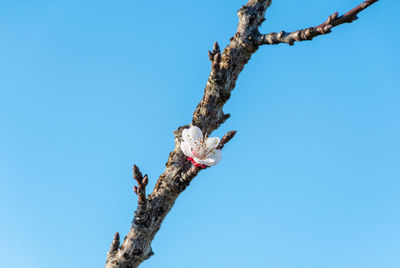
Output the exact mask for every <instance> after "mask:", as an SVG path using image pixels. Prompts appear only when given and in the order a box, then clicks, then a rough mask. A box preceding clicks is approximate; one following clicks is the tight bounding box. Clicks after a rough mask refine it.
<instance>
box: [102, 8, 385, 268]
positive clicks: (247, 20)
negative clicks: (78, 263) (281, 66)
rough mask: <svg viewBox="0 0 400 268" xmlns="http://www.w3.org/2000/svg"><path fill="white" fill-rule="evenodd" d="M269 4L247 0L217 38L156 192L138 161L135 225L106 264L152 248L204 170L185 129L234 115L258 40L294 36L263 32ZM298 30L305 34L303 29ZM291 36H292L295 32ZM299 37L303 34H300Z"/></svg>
mask: <svg viewBox="0 0 400 268" xmlns="http://www.w3.org/2000/svg"><path fill="white" fill-rule="evenodd" d="M376 1H377V0H374V1H372V0H370V1H366V2H365V3H364V4H362V5H360V6H359V7H357V8H355V9H353V11H351V12H349V13H346V14H347V15H346V14H345V15H343V16H342V17H339V18H338V17H337V16H333V17H330V19H328V21H327V22H325V23H323V24H321V25H320V26H317V27H316V28H315V29H319V30H315V31H317V32H318V33H319V32H320V31H321V30H320V29H323V30H324V31H325V32H326V31H328V30H330V28H332V27H333V26H336V25H339V24H341V23H344V22H350V21H353V20H354V19H355V16H356V14H357V13H359V12H360V11H361V10H362V9H365V8H366V7H367V6H366V5H370V4H372V3H374V2H376ZM270 4H271V0H249V1H248V3H247V4H245V5H244V6H242V7H241V8H240V9H239V11H238V13H237V14H238V17H239V23H238V27H237V31H236V33H235V35H234V36H233V37H232V38H231V39H230V43H229V44H228V46H227V47H226V48H225V49H224V50H223V52H222V53H221V50H220V48H219V45H218V43H215V45H214V47H213V50H212V51H209V59H210V60H211V72H210V75H209V77H208V80H207V82H206V85H205V88H204V95H203V98H202V100H201V101H200V103H199V104H198V105H197V107H196V110H195V111H194V113H193V119H192V122H191V124H190V125H184V126H181V127H179V128H178V129H177V130H175V131H174V135H175V148H174V149H173V150H172V151H171V152H170V154H169V158H168V161H167V163H166V168H165V171H164V173H163V174H161V176H160V177H159V179H158V181H157V183H156V185H155V187H154V189H153V192H152V193H151V194H150V195H149V196H148V197H147V198H146V191H145V187H146V185H147V183H148V179H147V176H144V177H142V173H141V172H140V170H139V168H137V167H136V166H134V168H133V174H134V178H135V180H136V181H137V184H138V186H135V188H134V189H135V193H136V194H137V195H138V208H137V210H136V212H135V217H134V219H133V222H132V226H131V229H130V231H129V233H128V234H127V236H126V237H125V239H124V241H123V242H122V245H121V246H120V247H119V239H116V238H114V241H113V243H112V245H111V249H110V252H109V254H108V257H107V262H106V265H105V268H135V267H138V266H139V265H140V264H141V263H142V262H143V261H145V260H146V259H148V258H150V256H151V255H153V254H154V253H153V251H152V249H151V242H152V241H153V239H154V237H155V235H156V233H157V232H158V230H159V229H160V227H161V223H162V222H163V220H164V218H165V217H166V215H167V214H168V212H169V211H170V210H171V208H172V207H173V205H174V203H175V201H176V199H177V198H178V197H179V195H180V194H181V193H182V191H184V190H185V189H186V187H187V186H188V185H189V184H190V182H191V181H192V180H193V178H194V177H196V176H197V174H198V173H199V172H200V171H201V170H204V169H202V168H200V167H196V166H192V164H191V162H190V161H188V160H187V158H186V156H185V155H184V153H183V152H182V150H181V149H180V143H181V141H182V131H183V130H184V129H185V128H188V127H190V126H191V125H192V126H193V125H194V126H197V127H199V128H200V129H201V131H202V133H204V134H205V135H209V134H211V133H212V132H213V131H214V130H215V129H217V128H218V127H219V126H220V125H221V124H223V123H224V122H225V121H226V120H227V119H228V118H229V117H230V115H229V114H225V113H224V112H223V110H222V109H223V106H224V105H225V103H226V102H227V101H228V99H229V98H230V96H231V92H232V90H233V89H234V88H235V84H236V81H237V79H238V77H239V74H240V72H241V71H242V70H243V68H244V66H245V65H246V63H247V62H248V61H249V60H250V57H251V56H252V55H253V53H254V52H256V51H257V49H258V47H259V45H260V44H264V43H268V42H269V41H268V42H267V41H265V40H270V38H272V40H277V41H276V42H278V41H279V42H283V41H284V40H288V36H291V35H290V34H288V35H285V34H281V35H280V36H279V38H277V36H275V37H274V35H272V37H262V35H261V34H260V33H259V30H258V29H259V27H260V25H261V24H262V23H263V21H264V20H265V18H264V14H265V11H266V10H267V8H268V7H269V6H270ZM329 27H330V28H329ZM328 28H329V29H328ZM313 29H314V28H313ZM310 32H311V30H310ZM313 34H314V35H316V33H314V30H313V32H312V34H308V32H307V35H306V36H307V38H310V37H311V36H312V35H313ZM292 35H293V36H297V35H295V34H292ZM299 35H300V36H303V35H304V34H303V33H302V34H299ZM291 38H292V39H293V37H291ZM296 38H297V39H299V40H300V37H296ZM289 39H290V38H289ZM297 39H296V40H297ZM287 42H289V41H287ZM235 133H236V131H231V132H228V133H227V134H226V135H225V136H224V137H223V138H222V139H221V141H220V145H219V147H218V148H219V149H222V148H223V147H224V145H225V144H226V143H227V142H229V140H231V139H232V138H233V136H234V135H235ZM118 238H119V237H118Z"/></svg>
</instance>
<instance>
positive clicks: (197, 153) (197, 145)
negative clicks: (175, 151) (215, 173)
mask: <svg viewBox="0 0 400 268" xmlns="http://www.w3.org/2000/svg"><path fill="white" fill-rule="evenodd" d="M182 138H183V141H182V142H181V150H182V152H183V153H184V154H185V155H186V156H187V157H188V159H189V160H191V161H192V163H193V165H195V166H200V167H203V168H205V167H206V166H214V165H216V164H217V163H218V162H219V161H220V160H221V158H222V154H221V150H218V149H216V147H217V146H218V144H219V138H218V137H214V138H207V137H203V133H202V132H201V130H200V128H198V127H196V126H191V127H190V128H187V129H184V130H183V131H182ZM193 161H194V162H193ZM196 164H197V165H196Z"/></svg>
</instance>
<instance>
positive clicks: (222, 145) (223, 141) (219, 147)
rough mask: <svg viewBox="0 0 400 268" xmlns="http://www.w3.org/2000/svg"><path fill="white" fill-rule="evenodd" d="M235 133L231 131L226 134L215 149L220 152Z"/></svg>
mask: <svg viewBox="0 0 400 268" xmlns="http://www.w3.org/2000/svg"><path fill="white" fill-rule="evenodd" d="M236 132H237V131H236V130H232V131H229V132H228V133H226V134H225V135H224V136H223V137H222V139H221V141H220V142H219V145H218V146H217V149H219V150H221V149H222V148H224V146H225V144H226V143H228V142H229V141H230V140H231V139H232V138H233V137H234V136H235V135H236Z"/></svg>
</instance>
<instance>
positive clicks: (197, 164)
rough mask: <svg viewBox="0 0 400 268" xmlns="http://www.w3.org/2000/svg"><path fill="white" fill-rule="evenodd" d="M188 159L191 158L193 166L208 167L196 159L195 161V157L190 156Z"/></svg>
mask: <svg viewBox="0 0 400 268" xmlns="http://www.w3.org/2000/svg"><path fill="white" fill-rule="evenodd" d="M187 160H190V162H192V164H193V166H195V167H199V168H207V166H206V165H203V164H199V163H197V162H196V161H194V159H193V158H192V157H188V158H187Z"/></svg>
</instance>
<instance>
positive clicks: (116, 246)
mask: <svg viewBox="0 0 400 268" xmlns="http://www.w3.org/2000/svg"><path fill="white" fill-rule="evenodd" d="M119 245H120V241H119V233H118V232H116V233H115V234H114V238H113V241H112V243H111V247H110V250H109V251H108V258H109V257H110V256H111V255H114V254H115V253H116V252H117V251H118V249H119Z"/></svg>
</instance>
